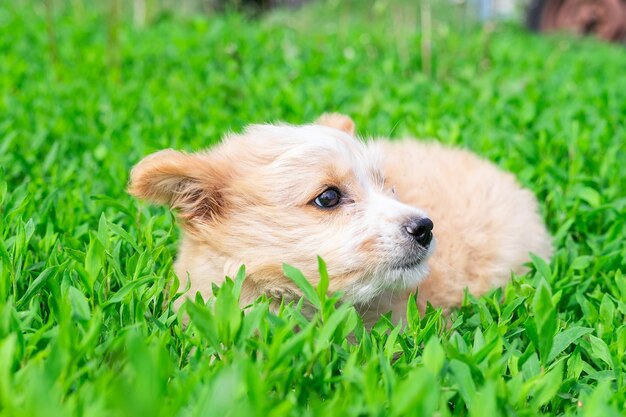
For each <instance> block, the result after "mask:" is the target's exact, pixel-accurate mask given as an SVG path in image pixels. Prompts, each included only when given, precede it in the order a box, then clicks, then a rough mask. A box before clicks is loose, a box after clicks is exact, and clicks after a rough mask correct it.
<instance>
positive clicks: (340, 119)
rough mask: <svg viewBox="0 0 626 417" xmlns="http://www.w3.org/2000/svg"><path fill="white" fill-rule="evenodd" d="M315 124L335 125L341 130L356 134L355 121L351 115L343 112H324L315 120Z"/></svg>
mask: <svg viewBox="0 0 626 417" xmlns="http://www.w3.org/2000/svg"><path fill="white" fill-rule="evenodd" d="M315 124H317V125H321V126H328V127H334V128H335V129H339V130H341V131H344V132H346V133H347V134H349V135H352V136H354V131H355V126H354V121H352V119H351V118H350V117H349V116H346V115H345V114H341V113H324V114H322V115H321V116H320V117H319V119H317V120H316V121H315Z"/></svg>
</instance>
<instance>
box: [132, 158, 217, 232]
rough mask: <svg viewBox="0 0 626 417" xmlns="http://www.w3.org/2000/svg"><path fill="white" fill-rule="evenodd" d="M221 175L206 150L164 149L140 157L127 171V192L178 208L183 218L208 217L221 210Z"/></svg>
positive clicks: (204, 218) (202, 218) (200, 218)
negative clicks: (203, 151) (201, 152)
mask: <svg viewBox="0 0 626 417" xmlns="http://www.w3.org/2000/svg"><path fill="white" fill-rule="evenodd" d="M224 181H225V179H224V175H222V174H220V172H219V170H217V169H216V167H215V166H214V164H212V163H211V160H210V158H209V156H208V154H187V153H183V152H178V151H174V150H172V149H166V150H163V151H159V152H156V153H153V154H152V155H149V156H147V157H145V158H144V159H143V160H141V161H140V162H139V163H138V164H137V165H135V167H134V168H133V170H132V171H131V173H130V184H129V186H128V192H129V193H130V194H131V195H133V196H135V197H138V198H141V199H144V200H147V201H150V202H152V203H157V204H167V205H169V206H170V207H172V208H174V209H176V210H178V213H179V216H180V217H181V218H182V219H183V220H209V219H211V218H213V217H215V216H218V215H220V214H221V213H222V211H223V210H224V207H225V201H224V200H223V198H222V194H221V193H220V188H222V187H223V186H224Z"/></svg>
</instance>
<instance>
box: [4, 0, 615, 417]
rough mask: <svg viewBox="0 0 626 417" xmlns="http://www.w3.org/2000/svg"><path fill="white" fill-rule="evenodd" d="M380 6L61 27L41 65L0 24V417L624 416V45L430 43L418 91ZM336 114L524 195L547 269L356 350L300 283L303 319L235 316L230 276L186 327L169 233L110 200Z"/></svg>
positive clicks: (43, 36) (382, 332) (417, 73)
mask: <svg viewBox="0 0 626 417" xmlns="http://www.w3.org/2000/svg"><path fill="white" fill-rule="evenodd" d="M376 4H377V6H376V8H374V9H373V11H369V12H364V11H361V10H359V8H352V11H353V13H350V10H351V9H350V7H351V6H350V4H347V3H341V2H330V3H327V4H322V5H314V6H311V7H308V8H307V9H305V10H303V11H299V12H280V13H275V14H271V15H268V16H265V17H263V18H262V19H260V20H254V21H252V20H248V19H247V18H245V17H244V16H241V15H236V14H234V15H226V16H212V17H211V16H209V17H194V18H189V17H175V16H169V17H168V16H162V17H160V18H155V19H154V20H153V21H152V22H151V23H150V24H149V25H148V26H147V27H145V28H143V29H140V30H139V29H133V28H132V25H131V24H130V22H128V21H127V20H126V17H124V18H123V20H122V22H121V23H119V24H116V23H115V22H113V23H111V22H109V24H108V27H109V29H113V30H108V29H107V22H106V20H105V19H104V18H103V17H101V16H100V15H99V14H98V13H95V12H90V11H89V9H82V13H83V14H82V15H80V16H78V15H77V14H76V13H77V12H75V11H73V9H72V8H70V7H68V8H59V9H57V10H56V11H55V13H54V15H53V19H54V20H53V21H54V27H53V28H54V30H55V32H56V33H55V37H56V50H57V52H56V55H55V54H54V52H51V51H53V49H51V48H50V45H49V39H48V35H47V30H46V18H45V13H44V9H43V7H41V6H31V5H29V3H28V2H18V3H16V4H13V3H11V2H3V3H2V4H1V5H0V166H1V168H0V214H1V217H0V218H1V221H0V414H2V415H6V416H35V415H38V416H44V415H45V416H56V415H81V416H82V415H84V416H105V415H106V416H110V415H116V416H117V415H120V416H124V415H129V416H154V415H161V416H174V415H177V416H178V415H180V416H200V415H216V416H221V415H227V414H228V415H245V416H252V415H259V416H274V415H275V416H284V415H294V416H300V415H318V414H319V415H338V416H345V415H361V416H364V415H380V416H382V415H421V416H426V415H439V416H446V415H458V416H463V415H471V416H491V415H509V416H535V415H538V414H548V415H583V416H596V415H597V416H611V415H615V416H617V415H620V414H621V413H623V410H624V409H625V407H626V380H625V376H626V374H625V370H626V369H625V365H624V353H625V350H626V325H624V322H625V314H626V278H625V277H624V276H623V272H626V271H623V269H624V259H626V245H624V236H626V221H625V219H626V197H625V196H626V168H625V167H626V150H625V149H624V146H625V143H626V127H625V120H626V77H625V76H624V69H625V68H626V52H625V51H624V48H623V47H620V46H611V45H604V44H600V43H597V42H594V41H592V40H581V39H570V38H564V37H550V38H540V37H537V36H535V35H531V34H528V33H526V32H524V31H523V30H522V29H521V28H519V27H517V26H515V25H513V26H509V25H500V26H498V27H496V30H495V32H489V31H485V30H483V29H481V28H474V29H467V30H460V29H459V25H458V24H457V23H458V22H457V23H455V22H454V21H452V23H450V24H444V23H441V22H439V24H438V25H436V27H435V31H434V33H433V56H432V61H433V71H432V74H428V75H425V74H423V73H422V71H421V68H422V58H421V55H420V33H419V30H418V28H417V27H416V26H415V25H414V23H415V22H416V21H417V22H419V18H418V16H417V14H416V11H415V10H412V9H410V8H409V9H402V8H401V7H399V6H394V5H393V4H391V3H390V2H386V1H381V2H377V3H376ZM122 16H125V15H124V14H122ZM108 33H109V34H108ZM115 33H117V34H118V35H117V37H116V35H115ZM116 39H117V41H116ZM55 56H56V57H55ZM328 110H336V111H341V112H344V113H348V114H351V115H352V116H353V117H354V119H355V121H356V123H357V127H358V130H359V132H360V133H361V134H363V135H390V136H392V137H400V136H403V135H413V136H416V137H436V138H439V139H440V140H442V141H444V142H446V143H453V144H458V145H459V146H465V147H468V148H470V149H472V150H474V151H476V152H477V153H479V154H481V155H483V156H485V157H488V158H490V159H492V160H494V161H495V162H496V163H498V164H499V165H501V166H502V167H504V168H506V169H508V170H510V171H512V172H514V173H515V174H516V175H517V177H518V178H519V179H520V181H522V182H523V183H524V184H525V185H526V186H528V187H529V188H531V189H532V190H533V191H534V192H535V193H536V194H537V195H538V196H539V198H540V201H541V203H542V204H541V205H542V212H543V214H544V217H545V219H546V221H547V223H548V225H549V228H550V230H551V232H552V233H553V235H554V242H555V245H556V248H557V249H556V253H555V255H554V258H553V260H552V261H551V263H550V264H549V265H548V264H545V263H544V262H541V261H538V260H536V261H535V262H534V263H533V266H532V270H531V272H530V273H529V274H528V275H526V276H523V277H516V278H515V280H514V282H513V283H512V284H510V285H509V286H508V287H507V288H505V289H504V290H499V291H496V292H494V293H492V294H490V295H488V296H485V297H483V298H480V299H476V298H472V297H468V299H467V300H466V302H465V303H464V305H463V306H462V307H461V308H460V309H458V310H457V311H455V312H453V313H452V316H451V323H452V324H450V325H446V321H445V319H444V318H443V316H442V314H441V312H439V311H435V310H429V311H428V312H427V313H426V314H425V316H423V317H419V315H418V314H417V313H416V312H415V311H410V313H409V319H408V323H406V328H405V329H404V330H403V329H401V328H400V327H394V325H393V324H391V323H390V322H389V320H387V319H386V318H385V317H383V318H382V319H381V321H380V322H379V323H378V324H377V325H376V326H375V327H374V329H373V330H372V331H371V332H366V331H364V329H363V326H362V324H361V322H360V320H359V319H358V317H357V316H356V314H355V312H354V310H353V309H351V308H350V307H349V306H346V305H339V304H337V303H336V301H337V298H336V297H334V296H333V297H330V298H328V297H327V296H325V295H324V291H323V288H322V290H319V291H315V290H314V289H312V288H306V286H304V284H301V285H303V286H304V287H305V288H303V290H305V293H306V294H307V295H308V297H309V302H311V303H313V304H315V305H318V306H319V310H320V311H319V312H318V313H317V314H316V315H315V316H314V317H313V318H312V319H311V320H307V319H306V318H304V317H303V316H302V314H301V313H300V312H299V308H298V306H285V307H284V308H283V309H281V311H280V312H279V313H278V314H277V315H276V314H272V313H270V312H269V311H268V302H267V300H260V301H258V302H257V303H255V304H254V305H253V306H252V307H250V308H249V309H248V310H247V313H246V314H245V315H244V314H242V313H241V311H240V310H239V308H238V305H237V295H238V288H239V285H240V283H241V277H239V278H237V279H235V281H234V282H231V281H228V282H227V283H226V284H224V285H223V287H222V288H221V290H220V291H219V293H218V295H217V297H216V299H214V300H209V302H208V303H207V304H206V305H205V304H204V303H202V302H197V303H196V304H191V305H189V306H188V310H189V313H190V314H191V316H192V323H193V324H192V325H190V326H189V327H183V326H182V325H181V317H180V316H177V314H176V313H175V312H174V311H173V309H172V307H171V304H170V303H171V300H172V298H173V297H174V294H175V292H176V290H177V288H178V287H179V284H178V281H177V280H176V278H175V277H174V274H173V272H172V260H173V258H174V256H175V254H176V242H177V229H176V226H175V221H174V218H173V216H172V214H170V213H169V212H168V211H167V210H165V209H163V208H154V207H149V206H147V205H145V204H140V203H138V202H136V201H134V200H133V199H132V198H130V197H129V196H128V195H127V194H126V193H125V187H126V183H127V180H128V171H129V169H130V168H131V166H132V165H133V164H134V163H135V162H137V161H138V160H139V159H140V158H141V157H142V156H144V155H146V154H147V153H149V152H152V151H155V150H157V149H161V148H165V147H175V148H181V149H190V150H191V149H200V148H203V147H206V146H209V145H211V144H212V143H215V142H216V141H217V140H219V138H220V136H221V135H222V134H223V133H225V132H227V131H229V130H231V129H234V130H238V129H240V128H241V127H242V126H243V125H245V124H247V123H251V122H263V121H278V120H285V121H289V122H294V123H302V122H305V121H310V120H312V119H314V118H315V117H316V116H317V115H319V114H320V113H321V112H323V111H328ZM322 271H323V268H322ZM290 275H291V276H292V277H293V278H294V279H296V280H298V275H297V273H295V272H293V271H291V272H290ZM184 285H185V284H184V282H183V283H181V284H180V286H182V287H184ZM349 335H351V336H349Z"/></svg>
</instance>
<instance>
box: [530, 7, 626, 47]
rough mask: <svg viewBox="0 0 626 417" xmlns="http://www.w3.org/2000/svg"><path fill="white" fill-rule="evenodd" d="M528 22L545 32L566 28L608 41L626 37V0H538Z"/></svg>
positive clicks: (532, 8)
mask: <svg viewBox="0 0 626 417" xmlns="http://www.w3.org/2000/svg"><path fill="white" fill-rule="evenodd" d="M527 22H528V26H529V27H530V28H532V29H534V30H538V31H542V32H552V31H558V30H566V31H570V32H574V33H579V34H584V35H588V34H590V35H595V36H597V37H598V38H600V39H604V40H607V41H624V40H626V0H536V1H534V2H533V3H532V4H531V6H530V8H529V10H528V15H527Z"/></svg>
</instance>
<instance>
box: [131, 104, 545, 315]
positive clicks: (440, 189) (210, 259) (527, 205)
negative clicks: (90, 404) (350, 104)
mask: <svg viewBox="0 0 626 417" xmlns="http://www.w3.org/2000/svg"><path fill="white" fill-rule="evenodd" d="M329 187H334V188H336V189H337V190H339V191H340V192H341V195H342V200H341V203H340V204H339V205H338V206H336V207H334V208H330V209H324V208H320V207H318V206H316V205H315V203H314V201H315V199H316V197H317V196H319V195H320V194H321V193H322V192H324V190H326V189H328V188H329ZM129 191H130V193H131V194H133V195H134V196H137V197H139V198H143V199H146V200H149V201H152V202H154V203H159V204H168V205H170V206H171V207H172V208H174V209H175V210H176V211H177V212H178V216H179V218H180V220H181V224H182V228H183V231H184V233H183V238H182V243H181V246H180V251H179V254H178V259H177V261H176V264H175V269H176V272H177V274H178V275H179V277H180V278H181V279H182V280H183V282H184V281H186V278H187V276H189V278H190V280H191V290H190V292H189V295H190V296H193V295H195V294H196V292H198V291H199V292H200V293H201V294H202V295H203V296H204V297H207V296H209V295H210V294H211V284H212V283H214V282H216V283H219V282H221V281H222V280H223V277H224V276H225V275H229V276H233V275H234V274H235V273H236V271H237V270H238V268H239V267H240V266H241V265H242V264H245V265H246V270H247V273H248V276H247V279H246V281H245V282H244V288H243V297H242V302H243V303H249V302H251V301H252V300H254V299H255V298H256V297H258V296H259V295H261V294H263V293H265V294H269V295H272V296H274V297H291V296H294V295H297V294H298V291H297V289H296V288H295V287H294V285H293V283H292V282H291V281H290V280H289V279H287V278H286V277H284V276H283V273H282V268H281V265H282V264H283V263H288V264H291V265H293V266H295V267H297V268H299V269H301V270H302V271H303V273H304V274H305V276H307V277H308V278H309V279H310V280H311V281H312V283H313V284H315V283H316V279H317V276H318V273H317V260H316V256H317V255H319V256H321V257H322V258H323V259H324V260H325V261H326V263H327V265H328V271H329V275H330V278H331V279H330V288H329V289H330V291H337V290H341V291H343V292H345V294H346V296H347V297H348V298H350V299H351V300H352V301H353V302H354V303H355V305H356V306H357V307H358V308H359V309H360V311H361V313H362V314H363V316H364V318H365V320H366V321H370V322H371V321H373V320H375V319H376V318H377V317H378V316H379V315H380V314H381V313H384V312H386V311H389V310H392V311H393V312H394V314H397V315H399V316H401V315H402V314H403V312H404V309H405V307H406V300H407V297H408V294H410V293H411V292H413V291H415V288H416V287H419V297H418V304H419V306H420V307H421V308H423V307H424V305H425V303H426V301H429V302H430V303H432V304H433V305H434V306H442V307H445V308H447V307H451V306H454V305H457V304H458V303H459V302H460V301H461V300H462V297H463V290H464V288H468V289H469V291H470V292H471V293H473V294H476V295H480V294H482V293H484V292H485V291H487V290H489V289H490V288H493V287H496V286H501V285H504V284H505V283H506V282H507V281H508V279H509V277H510V273H511V271H515V272H520V271H522V265H523V263H524V262H526V261H527V260H528V253H529V252H534V253H535V254H537V255H539V256H542V257H544V258H548V257H549V256H550V254H551V244H550V237H549V235H548V233H547V231H546V228H545V226H544V224H543V222H542V219H541V217H540V216H539V214H538V210H537V209H538V207H537V202H536V200H535V198H534V196H533V195H532V194H531V193H530V192H529V191H527V190H525V189H522V188H521V187H520V186H519V184H518V183H517V182H516V180H515V178H514V177H513V176H512V175H511V174H508V173H504V172H502V171H501V170H499V169H498V168H497V167H495V166H494V165H493V164H491V163H489V162H487V161H485V160H482V159H480V158H478V157H477V156H475V155H473V154H471V153H469V152H467V151H464V150H460V149H451V148H447V147H444V146H442V145H440V144H437V143H425V142H419V141H416V140H412V139H407V140H402V141H393V142H392V141H386V140H377V141H371V142H368V143H364V142H361V141H359V140H358V139H357V138H356V137H355V136H354V123H353V122H352V120H351V119H350V118H348V117H347V116H343V115H338V114H330V115H324V116H322V117H321V118H320V119H319V120H318V121H317V123H316V124H310V125H304V126H290V125H253V126H250V127H249V128H247V129H246V130H245V132H243V133H242V134H232V135H229V136H227V137H226V138H225V139H224V140H223V142H222V143H221V144H220V145H218V146H217V147H215V148H213V149H211V150H208V151H205V152H200V153H195V154H187V153H182V152H177V151H173V150H165V151H160V152H157V153H155V154H153V155H150V156H148V157H146V158H145V159H144V160H142V161H141V162H140V163H139V164H138V165H137V166H136V167H135V168H134V169H133V171H132V173H131V183H130V187H129ZM426 216H428V217H430V219H432V221H433V222H434V230H433V233H434V236H435V237H434V239H433V242H432V243H431V244H430V245H426V246H421V245H418V244H416V243H415V240H414V239H412V236H411V235H409V234H408V233H407V231H406V224H407V222H408V221H410V219H415V218H424V217H426ZM431 255H432V256H431Z"/></svg>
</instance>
